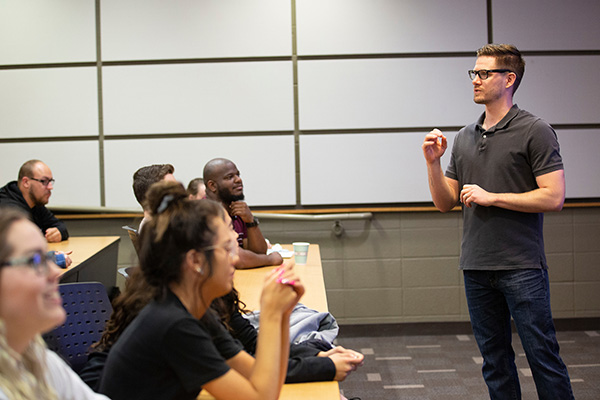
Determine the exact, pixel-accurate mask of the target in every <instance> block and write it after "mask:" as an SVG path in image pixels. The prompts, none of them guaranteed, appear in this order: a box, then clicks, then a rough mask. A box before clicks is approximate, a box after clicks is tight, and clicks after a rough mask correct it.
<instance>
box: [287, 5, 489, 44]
mask: <svg viewBox="0 0 600 400" xmlns="http://www.w3.org/2000/svg"><path fill="white" fill-rule="evenodd" d="M296 8H297V18H296V19H297V26H298V54H299V55H305V54H354V53H367V54H368V53H409V52H434V51H444V52H447V51H473V52H474V51H475V50H477V49H478V48H479V47H481V45H482V44H483V43H485V42H486V39H487V28H486V5H485V1H481V0H456V1H437V0H403V1H397V0H300V1H297V2H296Z"/></svg>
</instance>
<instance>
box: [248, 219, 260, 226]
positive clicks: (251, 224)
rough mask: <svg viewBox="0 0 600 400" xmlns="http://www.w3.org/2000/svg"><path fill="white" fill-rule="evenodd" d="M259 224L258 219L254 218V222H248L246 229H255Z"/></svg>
mask: <svg viewBox="0 0 600 400" xmlns="http://www.w3.org/2000/svg"><path fill="white" fill-rule="evenodd" d="M259 223H260V222H258V218H256V217H254V219H253V220H252V222H246V228H254V227H255V226H258V224H259Z"/></svg>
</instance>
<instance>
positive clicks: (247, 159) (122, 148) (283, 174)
mask: <svg viewBox="0 0 600 400" xmlns="http://www.w3.org/2000/svg"><path fill="white" fill-rule="evenodd" d="M104 149H105V157H106V170H105V172H106V205H107V206H108V207H126V208H139V205H138V204H137V202H136V200H135V197H134V195H133V190H132V188H131V185H132V183H133V173H134V172H135V171H137V170H138V169H139V168H140V167H143V166H146V165H151V164H172V165H173V166H174V167H175V177H176V178H177V179H178V180H180V181H181V182H182V183H184V185H185V186H186V187H187V184H188V182H189V181H190V180H191V179H193V178H197V177H202V172H203V169H204V165H205V164H206V162H208V161H209V160H211V159H213V158H217V157H224V158H227V159H230V160H232V161H233V162H234V163H235V164H236V165H237V167H238V169H239V170H240V172H241V176H242V179H243V181H244V193H245V195H246V201H247V202H248V204H250V205H293V204H295V202H296V197H295V196H296V195H295V185H296V182H295V180H294V176H295V174H294V137H293V136H291V135H290V136H272V137H267V136H262V137H224V138H198V139H154V140H144V141H139V140H108V141H106V142H105V145H104Z"/></svg>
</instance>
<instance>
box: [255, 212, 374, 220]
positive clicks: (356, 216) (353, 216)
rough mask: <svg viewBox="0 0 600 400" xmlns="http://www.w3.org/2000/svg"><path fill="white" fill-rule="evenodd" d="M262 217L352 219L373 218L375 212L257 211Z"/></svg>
mask: <svg viewBox="0 0 600 400" xmlns="http://www.w3.org/2000/svg"><path fill="white" fill-rule="evenodd" d="M254 214H256V215H257V216H258V217H259V218H260V219H285V220H288V221H342V220H350V219H371V218H373V213H370V212H366V213H337V214H310V215H307V214H278V213H260V212H255V213H254Z"/></svg>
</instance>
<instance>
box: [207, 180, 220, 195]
mask: <svg viewBox="0 0 600 400" xmlns="http://www.w3.org/2000/svg"><path fill="white" fill-rule="evenodd" d="M205 184H206V188H207V189H208V190H210V191H211V192H212V193H217V183H216V182H215V181H213V180H212V179H209V180H208V181H206V182H205Z"/></svg>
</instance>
